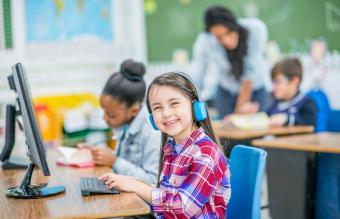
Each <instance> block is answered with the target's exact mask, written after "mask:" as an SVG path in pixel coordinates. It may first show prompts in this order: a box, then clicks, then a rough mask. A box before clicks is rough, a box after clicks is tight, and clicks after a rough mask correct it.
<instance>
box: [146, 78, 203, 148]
mask: <svg viewBox="0 0 340 219" xmlns="http://www.w3.org/2000/svg"><path fill="white" fill-rule="evenodd" d="M149 102H150V106H151V112H152V115H153V118H154V121H155V124H156V126H157V127H158V128H159V129H160V130H161V131H162V132H164V133H166V134H168V135H169V136H172V137H173V138H174V139H175V141H176V143H177V144H178V143H181V142H182V141H183V140H184V139H185V138H186V137H188V136H189V135H190V134H191V133H192V132H193V131H194V130H195V129H197V126H196V125H195V123H194V120H193V115H192V102H191V100H190V99H189V97H187V96H186V95H184V94H183V93H182V92H181V91H180V90H179V89H177V88H173V87H170V86H160V85H153V86H152V88H151V89H150V93H149Z"/></svg>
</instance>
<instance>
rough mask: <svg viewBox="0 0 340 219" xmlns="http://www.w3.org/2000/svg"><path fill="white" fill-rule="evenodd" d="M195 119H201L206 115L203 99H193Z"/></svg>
mask: <svg viewBox="0 0 340 219" xmlns="http://www.w3.org/2000/svg"><path fill="white" fill-rule="evenodd" d="M193 108H194V116H195V119H196V121H203V120H205V119H206V118H207V117H208V111H207V107H206V105H205V103H204V102H203V101H195V102H194V104H193Z"/></svg>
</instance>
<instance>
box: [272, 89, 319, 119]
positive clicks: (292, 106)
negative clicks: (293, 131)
mask: <svg viewBox="0 0 340 219" xmlns="http://www.w3.org/2000/svg"><path fill="white" fill-rule="evenodd" d="M267 113H268V115H270V116H271V115H274V114H277V113H286V114H287V116H288V120H287V122H286V123H285V125H313V126H315V125H316V116H317V107H316V104H315V102H314V101H313V99H311V98H310V97H308V96H305V95H304V94H302V93H300V92H298V93H297V94H296V95H295V96H294V97H293V98H292V99H291V100H289V101H278V100H274V103H273V104H272V106H271V107H270V108H269V110H267Z"/></svg>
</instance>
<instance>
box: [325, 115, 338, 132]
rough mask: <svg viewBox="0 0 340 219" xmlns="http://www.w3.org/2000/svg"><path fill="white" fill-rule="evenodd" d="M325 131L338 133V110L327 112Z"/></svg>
mask: <svg viewBox="0 0 340 219" xmlns="http://www.w3.org/2000/svg"><path fill="white" fill-rule="evenodd" d="M327 131H329V132H340V110H331V111H330V112H329V115H328V123H327Z"/></svg>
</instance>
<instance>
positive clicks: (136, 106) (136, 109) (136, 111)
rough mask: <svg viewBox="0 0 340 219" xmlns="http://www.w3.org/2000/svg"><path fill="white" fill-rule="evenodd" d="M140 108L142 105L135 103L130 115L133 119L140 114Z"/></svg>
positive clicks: (130, 108)
mask: <svg viewBox="0 0 340 219" xmlns="http://www.w3.org/2000/svg"><path fill="white" fill-rule="evenodd" d="M140 108H141V105H140V103H134V104H133V105H132V106H131V107H129V114H130V115H131V117H135V116H136V115H137V114H138V112H139V110H140Z"/></svg>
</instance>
